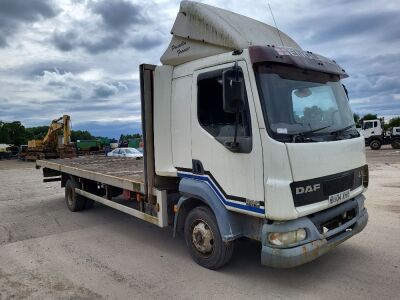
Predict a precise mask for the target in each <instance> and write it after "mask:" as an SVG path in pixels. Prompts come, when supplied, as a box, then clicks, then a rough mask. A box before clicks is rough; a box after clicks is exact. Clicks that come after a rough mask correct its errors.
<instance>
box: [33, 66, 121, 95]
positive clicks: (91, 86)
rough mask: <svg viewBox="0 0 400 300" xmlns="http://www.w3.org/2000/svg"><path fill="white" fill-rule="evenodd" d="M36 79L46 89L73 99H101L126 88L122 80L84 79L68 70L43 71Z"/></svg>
mask: <svg viewBox="0 0 400 300" xmlns="http://www.w3.org/2000/svg"><path fill="white" fill-rule="evenodd" d="M37 79H38V81H39V82H40V83H42V84H43V85H44V88H45V89H47V90H48V91H51V92H55V93H57V94H58V95H60V96H61V97H63V98H67V99H73V100H76V99H82V98H86V99H93V100H102V99H105V98H109V97H111V96H114V95H116V94H118V93H119V92H126V91H127V90H128V88H127V85H126V84H124V83H122V82H102V81H97V82H96V81H86V80H84V79H81V78H80V77H79V76H76V75H74V74H72V73H70V72H66V73H63V74H61V73H60V72H58V70H55V71H53V72H51V71H44V74H43V75H42V76H38V77H37Z"/></svg>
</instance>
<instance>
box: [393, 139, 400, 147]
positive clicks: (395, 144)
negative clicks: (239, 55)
mask: <svg viewBox="0 0 400 300" xmlns="http://www.w3.org/2000/svg"><path fill="white" fill-rule="evenodd" d="M391 145H392V148H393V149H400V139H396V140H394V141H392V143H391Z"/></svg>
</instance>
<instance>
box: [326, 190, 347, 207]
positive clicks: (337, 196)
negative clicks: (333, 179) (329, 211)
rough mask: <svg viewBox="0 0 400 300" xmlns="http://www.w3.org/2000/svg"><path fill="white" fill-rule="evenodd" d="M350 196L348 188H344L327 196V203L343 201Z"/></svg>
mask: <svg viewBox="0 0 400 300" xmlns="http://www.w3.org/2000/svg"><path fill="white" fill-rule="evenodd" d="M349 198H350V190H345V191H343V192H340V193H337V194H333V195H330V196H329V204H330V205H333V204H337V203H340V202H343V201H346V200H347V199H349Z"/></svg>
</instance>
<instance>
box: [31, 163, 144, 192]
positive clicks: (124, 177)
mask: <svg viewBox="0 0 400 300" xmlns="http://www.w3.org/2000/svg"><path fill="white" fill-rule="evenodd" d="M36 165H37V166H39V167H43V168H47V169H51V170H54V171H59V172H61V173H66V174H71V175H74V176H78V177H81V178H86V179H90V180H94V181H97V182H101V183H105V184H109V185H112V186H115V187H119V188H121V189H125V190H129V191H132V192H138V193H144V164H143V160H137V159H134V158H125V157H107V156H81V157H75V158H64V159H51V160H38V161H36Z"/></svg>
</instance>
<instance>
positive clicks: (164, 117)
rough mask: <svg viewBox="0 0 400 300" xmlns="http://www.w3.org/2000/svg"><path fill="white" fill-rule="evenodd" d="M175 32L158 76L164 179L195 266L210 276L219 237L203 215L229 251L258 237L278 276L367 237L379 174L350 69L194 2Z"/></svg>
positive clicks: (157, 128)
mask: <svg viewBox="0 0 400 300" xmlns="http://www.w3.org/2000/svg"><path fill="white" fill-rule="evenodd" d="M171 32H172V34H173V37H172V40H171V43H170V45H169V47H168V49H167V50H166V52H165V53H164V55H163V56H162V57H161V62H162V63H163V65H162V66H155V67H154V120H155V121H154V150H155V172H156V174H157V175H158V176H166V177H168V176H170V177H178V178H179V179H180V181H179V188H178V189H179V193H180V195H181V197H180V199H179V201H178V203H177V205H176V211H177V213H176V215H175V229H176V230H179V229H182V230H183V231H184V233H185V237H186V242H187V244H188V246H189V248H190V250H191V254H192V256H193V257H194V258H195V260H196V261H197V262H198V263H199V264H201V265H203V266H207V267H210V261H211V260H212V259H214V258H213V256H212V253H213V251H214V248H213V245H211V242H210V236H215V235H216V232H213V231H212V230H211V229H210V228H212V226H210V224H207V222H203V221H202V220H203V219H204V218H203V217H204V216H203V217H202V214H201V213H199V214H198V215H197V219H196V217H194V218H192V216H191V210H192V209H193V208H195V207H197V206H201V207H203V206H204V207H206V208H207V211H208V213H209V214H211V215H212V217H213V218H215V220H216V222H217V224H218V230H219V234H220V235H221V239H222V241H223V243H225V244H226V245H229V244H230V243H231V242H232V241H234V240H235V239H237V238H240V237H244V236H247V237H251V238H255V239H257V240H259V241H261V243H262V253H261V260H262V263H263V264H266V265H270V266H276V267H290V266H295V265H299V264H302V263H305V262H307V261H310V260H312V259H314V258H315V257H318V256H319V255H321V254H323V253H325V252H326V251H327V250H328V249H331V248H332V247H333V246H335V245H337V244H339V243H341V242H343V241H344V240H346V239H348V238H349V237H351V236H352V235H354V234H356V233H358V232H360V231H361V230H362V229H363V228H364V227H365V225H366V223H367V219H368V214H367V211H366V209H365V207H364V201H365V198H364V196H363V195H362V193H363V192H364V190H365V189H366V187H367V185H368V167H367V163H366V158H365V149H364V138H363V137H361V136H360V134H359V133H358V132H357V130H356V128H355V124H354V120H353V116H352V112H351V109H350V107H349V104H348V99H347V96H346V93H345V91H344V88H343V85H342V84H341V80H342V79H344V78H346V77H347V76H348V75H347V74H346V72H345V70H344V69H342V68H341V67H340V66H339V65H338V64H337V63H336V62H335V61H333V60H331V59H328V58H326V57H323V56H321V55H319V54H315V53H312V52H310V51H304V50H302V49H301V48H300V46H298V45H297V43H296V42H295V41H294V40H292V39H291V38H290V37H288V36H287V35H285V34H284V33H283V32H279V31H278V32H279V33H278V34H277V29H276V28H273V27H271V26H268V25H266V24H263V23H260V22H257V21H254V20H252V19H249V18H246V17H243V16H240V15H237V14H234V13H231V12H228V11H225V10H221V9H217V8H215V7H210V6H208V5H204V4H199V3H194V2H189V1H183V2H182V3H181V9H180V12H179V13H178V16H177V19H176V21H175V24H174V26H173V28H172V30H171ZM279 40H281V41H282V43H283V45H279ZM169 129H170V130H169ZM188 216H189V223H192V224H194V225H193V226H191V225H190V224H189V225H188V224H187V223H188V221H187V218H188ZM185 220H186V221H185ZM207 228H208V229H207ZM204 244H207V245H206V246H204ZM227 247H228V246H227ZM227 249H228V250H227ZM227 249H225V250H221V251H222V252H224V251H225V252H227V251H230V250H229V247H228V248H227ZM225 252H224V253H225ZM214 253H215V252H214ZM220 261H221V260H220Z"/></svg>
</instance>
